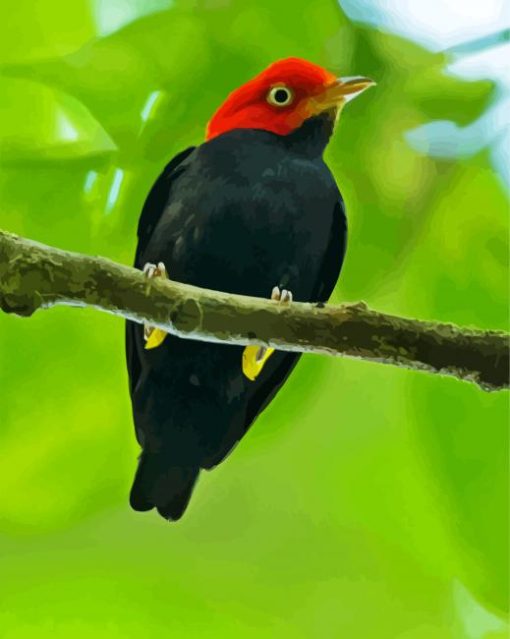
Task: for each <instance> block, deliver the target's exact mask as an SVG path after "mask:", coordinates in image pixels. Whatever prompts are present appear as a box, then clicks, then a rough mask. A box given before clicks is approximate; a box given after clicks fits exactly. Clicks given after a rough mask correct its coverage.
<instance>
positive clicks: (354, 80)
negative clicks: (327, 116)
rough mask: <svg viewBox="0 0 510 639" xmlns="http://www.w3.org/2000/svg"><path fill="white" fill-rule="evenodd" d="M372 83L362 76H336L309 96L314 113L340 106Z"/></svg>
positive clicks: (372, 82)
mask: <svg viewBox="0 0 510 639" xmlns="http://www.w3.org/2000/svg"><path fill="white" fill-rule="evenodd" d="M374 85H375V82H374V81H373V80H370V78H364V77H362V76H352V77H346V78H337V79H336V80H335V81H334V82H332V83H331V84H328V86H327V87H326V88H325V89H324V91H322V92H321V93H319V94H318V95H315V96H314V97H313V98H311V100H310V102H311V106H312V109H313V111H314V112H316V113H321V112H322V111H326V110H327V109H331V108H334V107H341V106H343V105H344V104H345V103H346V102H349V101H350V100H353V99H354V98H355V97H357V96H358V95H360V94H361V93H363V91H365V89H368V88H369V87H373V86H374Z"/></svg>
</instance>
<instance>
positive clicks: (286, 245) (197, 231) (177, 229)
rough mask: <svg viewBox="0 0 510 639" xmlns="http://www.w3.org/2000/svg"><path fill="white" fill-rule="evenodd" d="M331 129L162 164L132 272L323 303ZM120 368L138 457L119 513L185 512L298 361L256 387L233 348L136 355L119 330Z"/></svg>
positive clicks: (277, 360) (336, 247)
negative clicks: (150, 266) (163, 271)
mask: <svg viewBox="0 0 510 639" xmlns="http://www.w3.org/2000/svg"><path fill="white" fill-rule="evenodd" d="M332 128H333V123H332V121H331V119H330V118H329V116H327V115H323V116H319V117H316V118H313V119H311V120H309V121H307V122H306V123H305V124H304V125H303V126H302V127H301V128H300V129H298V130H297V131H295V132H294V133H292V134H290V135H288V136H285V137H282V136H277V135H275V134H272V133H268V132H265V131H261V130H248V129H239V130H234V131H231V132H229V133H226V134H223V135H221V136H219V137H217V138H215V139H213V140H211V141H209V142H206V143H204V144H202V145H201V146H199V147H197V148H190V149H187V150H186V151H184V152H183V153H181V154H179V155H178V156H177V157H176V158H174V159H173V160H172V161H171V162H170V163H169V164H168V166H167V167H166V168H165V170H164V172H163V173H162V175H161V176H160V177H159V178H158V180H157V181H156V183H155V185H154V187H153V188H152V191H151V192H150V194H149V196H148V198H147V201H146V202H145V205H144V208H143V211H142V215H141V217H140V223H139V228H138V238H139V242H138V248H137V253H136V259H135V266H136V267H137V268H143V266H144V264H145V263H146V262H153V263H157V262H160V261H161V262H164V263H165V266H166V268H167V271H168V274H169V277H170V278H171V279H172V280H175V281H179V282H185V283H188V284H193V285H196V286H200V287H204V288H209V289H215V290H219V291H225V292H229V293H239V294H244V295H253V296H257V297H265V298H269V297H270V295H271V290H272V288H273V287H274V286H275V285H278V286H279V287H280V288H286V289H290V290H291V291H292V292H293V295H294V299H295V300H296V301H326V300H327V299H328V298H329V296H330V294H331V292H332V291H333V288H334V286H335V283H336V281H337V278H338V275H339V273H340V268H341V265H342V261H343V257H344V252H345V243H346V220H345V214H344V206H343V202H342V198H341V196H340V193H339V191H338V189H337V186H336V184H335V182H334V179H333V177H332V175H331V173H330V171H329V169H328V168H327V166H326V165H325V164H324V162H323V160H322V152H323V150H324V148H325V146H326V144H327V141H328V139H329V137H330V135H331V132H332ZM126 337H127V363H128V370H129V379H130V392H131V399H132V404H133V415H134V421H135V427H136V435H137V439H138V442H139V443H140V445H141V446H142V448H143V451H142V455H141V457H140V461H139V466H138V470H137V474H136V477H135V482H134V485H133V488H132V491H131V497H130V501H131V505H132V507H133V508H134V509H135V510H149V509H151V508H152V507H154V506H156V507H157V509H158V511H159V512H160V514H161V515H162V516H164V517H166V518H168V519H178V518H179V517H180V516H181V515H182V514H183V512H184V510H185V508H186V506H187V503H188V501H189V498H190V496H191V492H192V490H193V486H194V483H195V481H196V478H197V476H198V473H199V471H200V469H201V468H206V469H210V468H212V467H213V466H215V465H217V464H218V463H220V462H221V461H222V460H223V459H224V457H225V456H226V455H227V454H228V453H229V451H230V450H231V449H232V447H233V446H234V445H235V444H236V443H237V442H238V441H239V440H240V439H241V437H242V436H243V435H244V434H245V433H246V431H247V429H248V428H249V426H250V424H251V423H252V421H253V420H254V419H255V417H256V416H257V414H258V413H260V412H261V411H262V410H263V409H264V407H265V406H266V405H267V404H268V403H269V402H270V401H271V399H272V398H273V397H274V395H275V393H276V392H277V391H278V389H279V388H280V386H281V385H282V383H283V382H284V381H285V379H286V378H287V376H288V375H289V373H290V372H291V370H292V369H293V367H294V366H295V364H296V363H297V360H298V359H299V355H298V354H293V353H283V352H275V353H274V354H273V355H272V356H271V357H270V358H269V360H268V361H267V362H266V365H265V367H264V369H263V370H262V372H261V373H260V375H259V377H258V378H257V379H256V380H255V381H250V380H248V379H247V378H246V377H245V376H244V375H243V372H242V353H243V347H242V346H230V345H224V344H211V343H206V342H198V341H191V340H184V339H179V338H176V337H173V336H171V335H168V336H167V337H166V339H165V341H164V342H163V343H162V344H161V345H160V346H159V347H157V348H155V349H151V350H145V349H144V340H143V328H142V326H141V325H138V324H135V323H132V322H127V336H126Z"/></svg>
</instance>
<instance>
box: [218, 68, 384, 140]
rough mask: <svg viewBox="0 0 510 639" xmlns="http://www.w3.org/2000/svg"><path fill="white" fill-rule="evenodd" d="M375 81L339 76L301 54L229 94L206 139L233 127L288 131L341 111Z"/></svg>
mask: <svg viewBox="0 0 510 639" xmlns="http://www.w3.org/2000/svg"><path fill="white" fill-rule="evenodd" d="M373 84H374V82H372V80H368V79H367V78H360V77H356V78H344V79H342V78H337V77H336V76H335V75H334V74H333V73H330V72H329V71H326V69H323V68H322V67H319V66H317V65H316V64H312V63H311V62H307V61H306V60H300V59H299V58H287V59H286V60H279V61H278V62H274V63H273V64H271V65H270V66H269V67H268V68H267V69H265V70H264V71H262V73H259V75H257V76H256V77H255V78H253V79H252V80H250V81H249V82H247V83H246V84H243V86H241V87H239V88H238V89H236V90H235V91H233V92H232V93H231V94H230V95H229V96H228V98H227V99H226V100H225V102H224V103H223V104H222V105H221V107H220V108H219V109H218V110H217V111H216V113H215V114H214V115H213V117H212V118H211V120H210V121H209V124H208V125H207V135H206V139H207V140H210V139H212V138H214V137H216V136H218V135H221V134H222V133H226V132H227V131H231V130H233V129H263V130H265V131H270V132H272V133H276V134H278V135H288V134H289V133H291V132H292V131H294V130H295V129H297V128H299V127H300V126H301V125H302V124H303V122H304V121H305V120H307V119H308V118H310V117H313V116H314V115H318V114H319V113H321V112H323V111H327V110H331V109H335V110H338V109H339V108H340V107H341V106H342V105H343V104H344V103H345V102H347V100H349V99H351V98H353V97H355V96H356V95H358V94H359V93H361V91H363V90H364V89H366V88H367V87H369V86H371V85H373Z"/></svg>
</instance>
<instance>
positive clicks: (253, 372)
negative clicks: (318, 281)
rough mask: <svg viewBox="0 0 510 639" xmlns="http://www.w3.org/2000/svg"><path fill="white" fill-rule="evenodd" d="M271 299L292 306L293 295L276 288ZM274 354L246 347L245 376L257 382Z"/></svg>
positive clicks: (244, 357) (267, 350)
mask: <svg viewBox="0 0 510 639" xmlns="http://www.w3.org/2000/svg"><path fill="white" fill-rule="evenodd" d="M271 299H272V300H273V301H275V302H279V303H280V304H290V303H291V302H292V293H291V292H290V291H287V290H285V289H283V290H282V291H280V289H279V288H278V286H275V287H274V288H273V290H272V292H271ZM273 353H274V348H264V346H246V347H245V349H244V351H243V362H242V364H243V374H244V376H245V377H247V378H248V379H249V380H250V381H252V382H253V381H255V380H256V379H257V377H258V376H259V375H260V373H261V372H262V369H263V368H264V365H265V363H266V362H267V360H268V359H269V358H270V357H271V355H272V354H273Z"/></svg>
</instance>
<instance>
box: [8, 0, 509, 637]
mask: <svg viewBox="0 0 510 639" xmlns="http://www.w3.org/2000/svg"><path fill="white" fill-rule="evenodd" d="M0 12H1V13H2V14H3V15H1V16H0V24H2V27H1V38H0V63H1V69H2V76H1V78H0V152H1V157H0V165H1V175H0V226H1V228H4V229H7V230H10V231H14V232H18V233H20V234H23V235H26V236H28V237H31V238H34V239H37V240H39V241H42V242H46V243H49V244H53V245H57V246H60V247H63V248H67V249H72V250H77V251H83V252H86V253H93V254H102V255H106V256H108V257H110V258H112V259H114V260H118V261H121V262H124V263H130V262H131V259H132V253H133V250H134V242H135V225H136V221H137V217H138V214H139V211H140V208H141V205H142V203H143V199H144V196H145V194H146V193H147V192H148V190H149V188H150V186H151V184H152V182H153V180H154V179H155V177H156V175H157V174H158V173H159V171H160V170H161V168H162V166H163V165H164V164H165V162H166V161H167V160H168V159H169V158H170V157H171V156H172V155H173V154H174V153H176V152H177V151H178V150H180V149H182V148H183V147H185V146H187V145H189V144H196V143H199V142H200V141H201V139H202V136H203V131H204V127H205V124H206V122H207V120H208V117H209V116H210V115H211V113H212V111H213V110H214V109H215V108H216V107H217V105H218V104H219V103H220V102H221V101H222V100H223V98H224V97H225V95H226V94H227V93H228V92H229V91H230V90H231V89H232V88H234V87H235V86H237V85H239V84H241V83H242V82H244V81H245V80H246V79H248V78H249V77H250V76H252V75H253V74H255V73H257V72H258V71H259V70H261V69H262V68H263V67H264V66H265V65H267V64H268V63H270V62H271V61H273V60H275V59H277V58H280V57H286V56H288V55H298V56H302V57H306V58H309V59H311V60H313V61H315V62H317V63H319V64H323V65H324V66H326V67H328V68H331V69H334V70H338V71H339V72H341V73H342V74H343V75H354V74H366V75H368V76H370V77H373V78H375V79H377V80H378V86H377V88H376V89H373V90H371V91H370V92H369V93H367V94H366V95H364V96H363V97H362V98H360V99H359V100H357V101H355V102H354V103H353V104H352V105H349V107H348V108H347V109H346V110H345V112H344V114H343V117H342V119H341V122H340V125H339V127H338V131H337V133H336V136H335V139H334V141H333V142H332V144H331V146H330V149H329V150H328V161H329V163H330V165H331V166H332V168H333V170H334V173H335V175H336V177H337V179H338V182H339V184H340V186H341V189H342V192H343V193H344V196H345V199H346V202H347V208H348V214H349V221H350V246H349V250H348V255H347V261H346V264H345V268H344V271H343V274H342V278H341V282H340V284H339V286H338V288H337V290H336V292H335V296H334V299H335V301H340V300H358V299H364V300H366V301H367V302H368V303H369V304H370V305H372V306H374V307H376V308H379V309H382V310H386V311H390V312H395V313H399V314H403V315H409V316H417V317H421V318H424V319H426V318H434V319H438V320H446V321H454V322H458V323H460V324H466V325H475V326H479V327H488V328H505V327H506V325H507V311H506V278H507V268H506V264H507V239H506V238H507V219H506V217H507V216H506V211H507V203H506V195H505V192H504V190H503V187H502V185H501V183H500V181H499V179H498V178H497V176H496V175H495V174H494V172H493V170H492V168H491V165H490V163H489V158H488V154H487V152H486V151H483V152H480V153H479V154H477V155H476V156H474V157H471V158H468V159H459V160H449V161H444V160H437V159H433V158H430V157H427V156H426V155H420V154H418V153H417V152H415V151H413V150H412V149H411V147H410V146H408V145H407V143H406V142H405V140H404V133H405V131H407V130H408V129H410V128H412V127H415V126H418V125H420V124H423V123H426V122H429V121H431V120H436V119H450V120H453V121H455V122H456V123H458V124H459V125H460V126H464V125H467V124H468V123H470V122H472V121H473V120H474V119H476V118H477V117H478V116H479V115H480V114H482V113H483V112H484V110H485V109H486V108H487V107H488V105H489V104H490V103H491V101H492V100H493V99H494V87H493V86H492V84H491V83H490V82H463V81H460V80H458V79H455V78H453V77H450V76H448V75H446V74H445V73H444V67H445V63H446V59H445V57H444V56H443V55H439V54H432V53H430V52H427V51H425V50H424V49H421V48H419V47H418V46H416V45H414V44H412V43H410V42H408V41H406V40H403V39H401V38H398V37H395V36H389V35H385V34H383V33H380V32H378V31H376V30H372V29H363V28H360V27H356V26H354V25H353V24H351V23H349V21H348V20H347V19H346V18H345V17H344V16H343V15H342V13H341V11H340V9H339V8H338V6H337V5H336V3H335V2H333V1H332V0H331V1H330V0H328V1H326V0H321V1H317V2H308V1H305V0H292V2H290V1H288V0H283V1H280V2H278V3H276V2H272V1H270V0H257V2H255V1H252V0H244V1H243V2H241V1H240V0H238V1H237V2H236V1H233V0H232V1H230V0H200V1H199V0H194V1H192V0H176V1H175V2H171V0H108V1H106V0H73V2H72V3H70V2H64V1H63V0H45V2H37V1H36V0H17V2H16V3H11V2H5V3H3V4H2V5H1V7H0ZM0 357H1V360H0V400H1V403H0V446H1V450H2V454H1V459H2V461H1V465H0V486H1V488H0V575H1V576H0V628H1V630H0V636H2V637H6V638H7V637H8V638H9V639H18V638H25V637H37V638H38V639H39V638H43V637H46V636H48V637H49V636H51V637H54V638H66V639H67V638H68V637H95V638H97V639H100V638H103V637H105V638H106V637H108V638H109V639H113V638H115V637H122V638H128V637H138V636H147V637H153V636H157V635H160V634H162V636H171V637H186V638H188V637H190V638H191V637H200V638H205V637H207V638H209V637H214V638H216V637H222V638H223V637H225V638H226V637H243V639H245V638H246V639H247V638H250V637H257V638H258V637H275V638H276V637H292V638H306V639H309V638H320V639H322V638H330V637H335V638H336V637H342V638H347V637H349V638H351V637H352V638H354V639H384V638H388V639H392V638H394V637H399V638H402V639H447V638H448V639H451V638H453V639H460V638H462V639H464V638H466V639H482V638H483V639H496V638H502V637H504V636H506V634H505V622H504V619H505V610H506V605H507V601H508V593H507V583H508V582H507V566H508V559H507V536H508V530H507V482H506V473H507V466H508V456H507V453H508V441H507V437H508V435H507V417H508V416H507V402H508V397H507V394H506V393H494V394H487V393H483V392H481V391H480V390H478V389H477V388H475V387H474V386H471V385H469V384H466V383H460V382H457V381H454V380H451V379H446V378H441V377H432V376H428V375H426V374H420V373H413V372H408V371H403V370H397V369H393V368H389V367H382V366H378V365H375V364H370V363H364V362H357V361H348V360H342V359H329V358H321V357H313V356H308V357H305V358H304V359H303V361H302V363H301V364H300V365H299V367H298V369H297V371H296V373H295V374H294V375H293V376H292V378H291V379H290V380H289V382H288V384H287V385H286V387H285V389H284V390H283V391H282V392H281V394H280V395H279V397H278V399H277V401H275V402H274V403H273V405H272V406H271V408H270V409H269V410H267V411H266V412H265V413H264V415H263V416H262V417H261V418H260V419H259V420H258V422H257V424H256V426H255V427H254V428H253V429H252V430H251V431H250V433H249V435H248V436H247V437H246V439H245V440H244V441H243V442H242V444H241V445H240V446H239V447H238V448H237V449H236V450H235V452H234V454H233V455H232V456H231V457H230V458H229V459H228V461H227V462H226V463H225V464H223V465H222V466H221V467H219V468H218V469H217V470H215V471H214V473H206V474H204V476H203V477H202V479H201V481H200V483H199V486H198V488H197V490H196V494H195V496H194V498H193V500H192V503H191V506H190V508H189V511H188V513H187V514H186V517H185V518H184V519H183V520H182V522H180V523H179V524H178V525H169V524H167V523H166V522H164V521H163V520H161V519H160V518H158V517H157V516H156V515H154V514H153V513H151V514H146V515H140V514H136V513H134V512H132V511H131V510H130V509H129V506H128V503H127V495H128V491H129V487H130V482H131V479H132V475H133V472H134V469H135V466H136V457H137V452H138V451H137V447H136V444H135V441H134V435H133V429H132V424H131V416H130V409H129V402H128V396H127V388H126V386H127V383H126V373H125V371H124V359H123V326H122V322H121V321H120V320H118V319H116V318H112V317H108V316H105V315H102V314H99V313H97V312H93V311H85V310H77V309H55V310H52V311H48V312H40V313H38V314H36V316H34V317H33V318H31V319H29V320H22V319H19V318H15V317H7V316H3V315H2V316H0Z"/></svg>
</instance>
